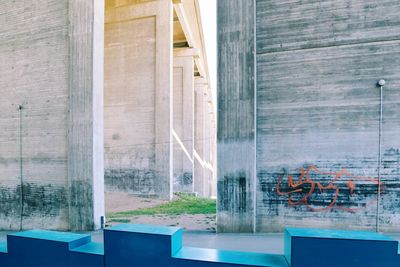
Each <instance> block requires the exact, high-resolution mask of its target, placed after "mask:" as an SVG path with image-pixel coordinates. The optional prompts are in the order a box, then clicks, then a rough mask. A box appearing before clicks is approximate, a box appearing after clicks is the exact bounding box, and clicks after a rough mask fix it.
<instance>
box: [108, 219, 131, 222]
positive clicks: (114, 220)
mask: <svg viewBox="0 0 400 267" xmlns="http://www.w3.org/2000/svg"><path fill="white" fill-rule="evenodd" d="M110 222H113V223H130V222H131V220H129V219H112V220H110Z"/></svg>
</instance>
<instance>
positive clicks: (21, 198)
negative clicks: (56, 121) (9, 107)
mask: <svg viewBox="0 0 400 267" xmlns="http://www.w3.org/2000/svg"><path fill="white" fill-rule="evenodd" d="M18 110H19V177H20V187H21V189H20V207H21V214H20V224H19V229H20V230H22V227H23V220H24V178H23V159H22V152H23V150H22V110H23V106H22V105H19V106H18Z"/></svg>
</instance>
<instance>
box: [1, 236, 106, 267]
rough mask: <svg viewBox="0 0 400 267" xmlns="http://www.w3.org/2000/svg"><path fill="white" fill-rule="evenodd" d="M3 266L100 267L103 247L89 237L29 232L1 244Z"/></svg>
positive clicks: (102, 264)
mask: <svg viewBox="0 0 400 267" xmlns="http://www.w3.org/2000/svg"><path fill="white" fill-rule="evenodd" d="M0 263H1V264H0V265H1V266H2V267H3V266H4V267H8V266H10V267H11V266H13V267H14V266H19V267H25V266H26V267H28V266H29V267H39V266H40V267H53V266H57V267H72V266H74V267H84V266H85V267H92V266H93V267H100V266H104V252H103V245H102V244H97V243H92V242H91V236H90V235H82V234H74V233H64V232H54V231H44V230H30V231H25V232H20V233H15V234H9V235H7V242H3V243H1V244H0Z"/></svg>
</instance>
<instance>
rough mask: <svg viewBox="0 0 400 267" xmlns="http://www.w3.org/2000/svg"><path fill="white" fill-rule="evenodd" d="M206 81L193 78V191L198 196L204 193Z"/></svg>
mask: <svg viewBox="0 0 400 267" xmlns="http://www.w3.org/2000/svg"><path fill="white" fill-rule="evenodd" d="M207 87H208V82H207V80H205V79H203V78H196V79H195V102H196V103H195V134H194V136H195V141H194V150H195V152H194V153H195V159H194V191H195V192H197V193H198V194H199V195H200V196H204V195H205V193H206V183H205V175H206V170H205V161H204V140H205V139H204V138H205V132H204V122H205V104H204V103H205V97H204V94H205V92H206V91H207Z"/></svg>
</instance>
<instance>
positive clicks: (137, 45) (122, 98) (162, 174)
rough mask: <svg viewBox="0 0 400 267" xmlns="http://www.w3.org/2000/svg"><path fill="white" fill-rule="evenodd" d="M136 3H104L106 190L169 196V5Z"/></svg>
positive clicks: (170, 5) (170, 118)
mask: <svg viewBox="0 0 400 267" xmlns="http://www.w3.org/2000/svg"><path fill="white" fill-rule="evenodd" d="M142 2H143V1H140V3H139V2H138V1H130V2H129V3H125V2H118V1H107V3H106V25H105V182H106V190H108V191H113V190H117V191H125V192H131V193H134V194H139V195H153V196H157V197H160V198H170V197H171V194H172V190H171V188H172V167H171V163H172V131H171V129H172V125H171V124H172V108H171V105H172V4H171V1H168V0H162V1H151V2H148V1H145V2H143V3H142Z"/></svg>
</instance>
